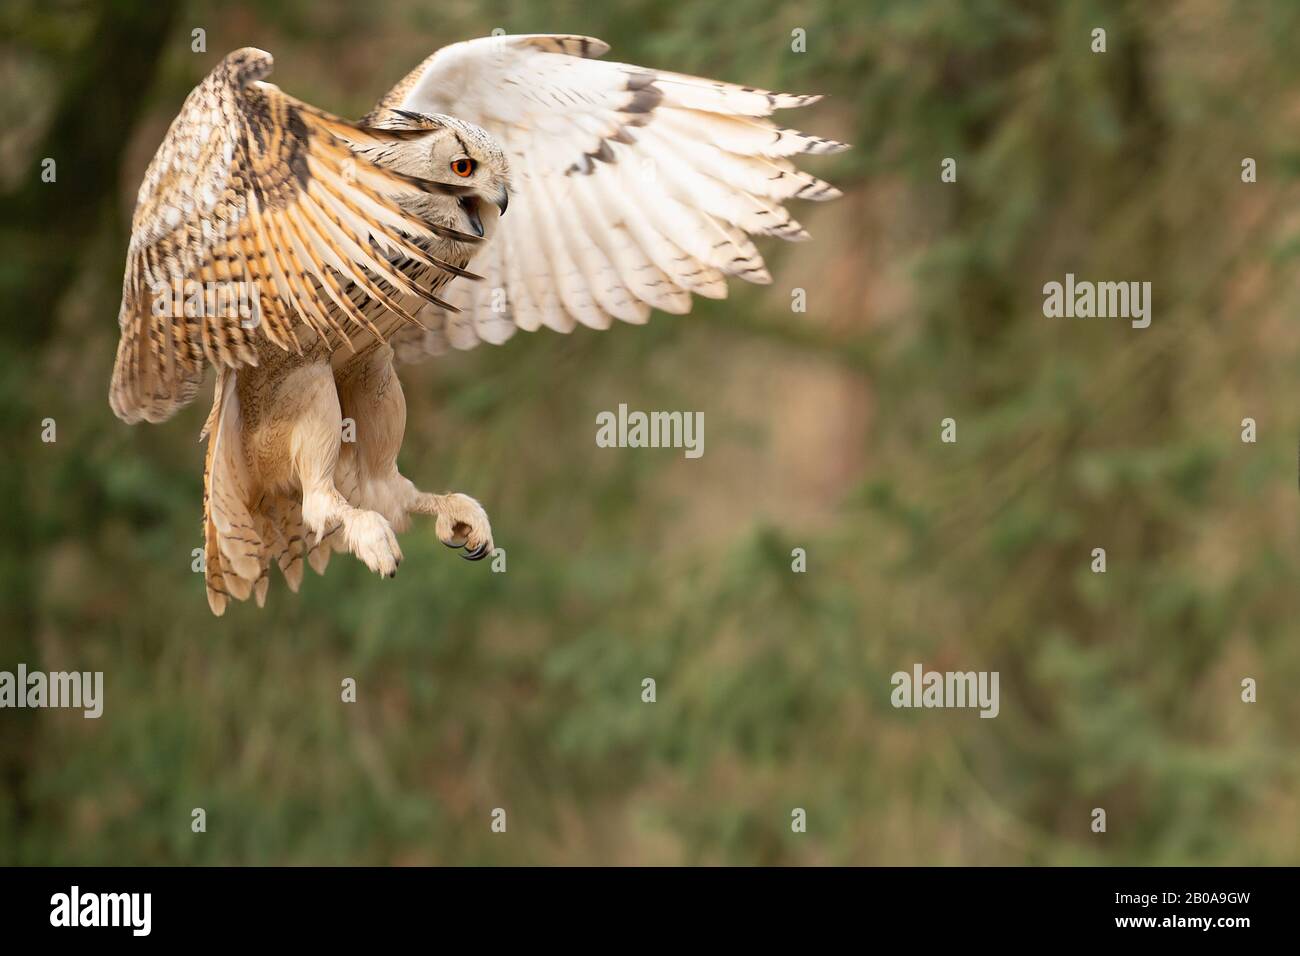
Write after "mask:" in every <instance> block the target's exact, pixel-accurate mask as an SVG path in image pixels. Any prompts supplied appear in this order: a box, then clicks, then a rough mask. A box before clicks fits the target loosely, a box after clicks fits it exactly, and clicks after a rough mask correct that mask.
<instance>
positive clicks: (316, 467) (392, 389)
mask: <svg viewBox="0 0 1300 956" xmlns="http://www.w3.org/2000/svg"><path fill="white" fill-rule="evenodd" d="M607 51H608V46H607V45H606V44H605V43H603V42H601V41H600V40H596V39H592V38H589V37H580V36H564V35H529V36H494V37H486V38H482V39H477V40H470V41H468V42H463V43H456V44H454V45H452V46H448V47H445V48H444V49H441V50H439V51H438V52H436V53H434V54H433V55H432V56H430V57H429V58H428V59H426V60H425V61H424V62H423V63H421V64H420V65H419V66H418V67H416V69H415V70H414V71H412V72H411V73H410V74H409V75H407V76H406V77H405V78H404V79H403V80H401V82H399V83H398V84H397V85H396V86H395V87H393V88H392V89H391V90H390V91H389V92H388V93H386V94H385V95H384V96H383V97H382V98H381V99H380V100H379V102H378V103H377V104H376V106H375V107H374V109H373V110H371V111H370V112H369V113H368V114H367V115H366V116H364V117H362V118H361V119H360V120H359V121H357V122H348V121H346V120H343V119H340V118H338V117H336V116H333V115H331V114H330V113H327V112H325V111H323V110H320V109H317V108H315V107H313V106H310V105H308V104H307V103H304V102H302V101H300V100H297V99H295V98H293V97H292V96H289V95H288V94H286V93H284V92H282V91H281V90H280V89H279V88H278V87H276V86H274V85H272V84H270V83H267V82H266V77H267V76H268V75H269V74H270V72H271V65H272V60H271V56H270V55H269V54H268V53H265V52H263V51H261V50H257V49H252V48H246V49H242V50H237V51H235V52H234V53H231V54H230V55H228V56H227V57H226V58H225V59H224V60H223V61H222V62H221V63H220V64H219V65H218V66H217V67H216V69H214V70H213V71H212V73H211V74H209V75H208V76H207V78H206V79H204V80H203V82H202V83H200V84H199V86H198V87H196V88H195V89H194V91H193V92H192V93H190V95H189V97H188V98H187V99H186V100H185V103H184V105H183V106H182V108H181V111H180V114H179V115H178V116H177V117H176V119H175V120H174V121H173V123H172V125H171V127H170V128H169V130H168V132H167V134H166V137H165V138H164V140H163V142H162V145H161V146H160V147H159V149H158V152H157V154H156V155H155V156H154V158H153V160H152V162H151V163H150V164H149V167H148V169H147V170H146V172H145V175H144V181H143V183H142V184H141V186H140V191H139V194H138V197H137V202H136V209H135V214H134V217H133V220H132V234H131V239H130V244H129V247H128V251H127V258H126V270H125V276H124V278H123V283H122V305H121V310H120V313H119V325H120V327H121V338H120V341H119V344H118V349H117V357H116V361H115V364H114V368H113V377H112V383H111V385H110V392H109V400H110V404H111V406H112V409H113V411H114V413H115V414H116V415H117V416H118V417H119V418H120V419H122V420H123V421H124V422H127V423H135V422H140V421H147V422H161V421H163V420H165V419H167V418H169V417H170V416H171V415H173V414H175V413H176V411H177V410H178V409H180V408H182V407H183V406H185V405H186V404H188V403H189V402H190V401H192V400H193V399H194V398H195V397H196V396H197V394H198V392H199V390H200V387H201V385H202V382H203V379H204V375H205V370H206V368H207V366H209V365H211V366H212V367H213V368H214V369H215V387H214V394H213V402H212V409H211V412H210V413H209V415H208V417H207V421H206V423H205V425H204V427H203V432H202V435H201V436H200V437H201V440H202V439H206V441H207V450H206V455H205V464H204V499H203V530H204V553H205V562H204V568H205V580H206V585H207V596H208V603H209V605H210V607H211V609H212V611H213V612H214V613H215V614H218V615H219V614H221V613H223V612H224V610H225V608H226V606H227V603H228V601H229V599H231V598H235V599H237V600H241V601H242V600H247V599H248V597H249V596H250V595H251V596H254V597H255V598H256V600H257V603H258V605H259V606H261V605H262V604H263V603H264V601H265V599H266V594H267V589H268V587H269V583H270V574H271V567H272V565H275V566H278V568H279V570H280V572H281V573H282V574H283V576H284V578H285V581H286V582H287V584H288V586H289V587H290V589H292V590H294V591H296V590H297V589H298V586H299V584H300V582H301V580H302V575H303V568H304V565H305V564H310V565H311V566H312V568H313V569H315V570H316V571H317V572H318V573H324V570H325V566H326V563H327V562H328V560H329V558H330V555H331V554H332V553H333V552H335V551H346V552H350V553H352V554H353V555H355V556H356V557H357V558H359V559H360V560H361V561H363V562H364V563H365V564H366V566H367V567H368V568H370V569H371V570H372V571H374V572H376V573H378V574H380V575H384V576H389V577H391V576H393V575H395V574H396V573H397V569H398V566H399V565H400V564H401V562H402V551H401V548H400V547H399V546H398V541H397V534H398V533H400V532H402V531H404V530H406V528H407V527H408V526H409V524H410V521H411V519H412V516H427V517H429V518H431V519H433V521H434V530H435V532H436V534H437V535H438V537H439V539H440V540H441V541H442V542H443V543H444V544H446V545H448V546H449V547H452V548H456V549H462V557H465V558H467V559H469V560H479V559H481V558H483V557H485V556H487V555H490V554H491V553H492V552H493V549H494V545H493V537H492V528H491V525H490V523H489V521H488V516H487V514H486V513H485V511H484V509H483V507H482V506H481V505H480V504H479V503H478V502H477V501H476V500H474V499H473V498H471V497H469V496H468V495H465V494H460V493H451V492H449V493H445V494H437V493H432V492H427V491H422V490H420V489H419V488H418V487H416V485H415V484H413V483H412V482H411V481H410V480H409V479H408V478H406V477H405V476H404V475H402V474H401V473H400V472H399V471H398V469H397V456H398V452H399V450H400V448H401V444H402V437H403V432H404V430H405V426H406V402H405V398H404V396H403V393H402V385H401V382H400V381H399V379H398V375H397V368H398V367H399V366H400V364H402V363H404V362H410V361H415V360H418V359H420V358H422V357H425V356H431V355H439V354H442V353H445V352H447V351H448V350H449V349H469V348H473V347H474V346H476V345H478V344H479V343H480V342H488V343H491V344H493V345H499V344H501V343H503V342H505V341H506V340H507V339H509V338H510V337H511V336H512V335H514V333H515V332H516V331H517V330H518V329H523V330H525V331H529V332H532V331H535V330H537V329H540V328H542V327H543V326H545V327H547V328H551V329H554V330H556V331H558V332H570V331H572V330H573V329H574V328H576V327H577V326H578V325H583V326H587V327H589V328H593V329H608V328H609V327H610V326H611V325H613V324H614V321H615V320H618V321H620V322H626V323H631V324H640V323H644V322H645V321H647V319H648V318H649V315H650V313H651V311H652V310H654V309H659V310H662V311H664V312H670V313H675V314H681V313H685V312H688V311H689V310H690V308H691V297H692V295H701V296H706V297H708V298H715V299H720V298H723V297H725V296H726V294H727V277H729V276H734V277H737V278H740V279H742V280H745V281H747V282H755V283H767V282H770V281H771V276H770V275H769V273H768V271H767V269H766V268H765V267H764V264H763V259H762V257H761V256H760V255H759V253H758V250H757V249H756V248H755V246H754V243H753V241H752V240H751V238H750V237H751V236H776V237H778V238H781V239H786V240H803V239H807V238H808V234H807V233H806V232H805V231H804V229H803V228H802V227H801V226H800V225H799V223H797V222H796V221H795V220H794V219H792V218H791V216H790V213H789V212H788V211H787V210H786V209H785V207H784V203H785V201H786V200H789V199H809V200H819V201H820V200H827V199H832V198H834V197H836V196H838V195H840V194H839V192H838V191H837V190H836V189H834V188H833V187H831V186H830V185H828V184H827V183H825V182H823V181H821V180H820V179H818V178H816V177H814V176H811V175H809V174H808V173H805V172H802V171H800V170H799V169H797V168H796V167H795V165H794V163H793V162H792V161H791V159H790V157H792V156H795V155H798V154H802V153H812V154H824V153H833V152H837V151H839V150H842V149H845V148H846V146H845V145H844V144H842V143H838V142H835V141H833V140H828V139H820V138H818V137H815V136H809V135H806V134H804V133H801V132H798V131H796V130H793V129H788V128H782V127H778V126H776V125H775V124H774V123H773V122H772V121H771V120H770V119H769V118H768V117H770V116H771V115H772V114H773V113H774V112H775V111H776V110H779V109H788V108H794V107H801V106H805V105H808V104H810V103H813V102H815V101H816V100H817V99H818V97H816V96H794V95H787V94H783V93H769V92H766V91H764V90H759V89H754V88H752V87H746V86H735V85H732V84H729V83H722V82H716V81H713V80H706V79H700V78H697V77H693V76H685V75H681V74H677V73H668V72H662V71H657V70H651V69H645V68H642V67H638V66H631V65H628V64H625V63H614V62H608V61H605V60H602V59H600V57H602V56H603V55H604V54H605V53H606V52H607ZM507 210H508V211H509V216H508V217H507V216H506V213H507ZM471 266H472V267H473V268H472V269H471Z"/></svg>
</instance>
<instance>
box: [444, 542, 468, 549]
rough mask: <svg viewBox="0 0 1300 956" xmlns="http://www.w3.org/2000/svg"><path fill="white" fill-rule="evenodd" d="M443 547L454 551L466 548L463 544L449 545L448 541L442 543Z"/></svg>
mask: <svg viewBox="0 0 1300 956" xmlns="http://www.w3.org/2000/svg"><path fill="white" fill-rule="evenodd" d="M442 546H443V547H444V548H451V549H452V550H453V551H459V550H460V549H461V548H463V547H465V546H464V545H463V544H448V543H447V542H446V541H443V542H442Z"/></svg>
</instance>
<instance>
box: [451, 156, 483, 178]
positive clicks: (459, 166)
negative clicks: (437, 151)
mask: <svg viewBox="0 0 1300 956" xmlns="http://www.w3.org/2000/svg"><path fill="white" fill-rule="evenodd" d="M476 165H478V164H477V163H475V162H474V160H472V159H465V158H464V157H461V158H460V159H453V160H452V161H451V171H452V172H453V173H455V174H456V175H457V176H468V175H469V174H470V173H472V172H474V167H475V166H476Z"/></svg>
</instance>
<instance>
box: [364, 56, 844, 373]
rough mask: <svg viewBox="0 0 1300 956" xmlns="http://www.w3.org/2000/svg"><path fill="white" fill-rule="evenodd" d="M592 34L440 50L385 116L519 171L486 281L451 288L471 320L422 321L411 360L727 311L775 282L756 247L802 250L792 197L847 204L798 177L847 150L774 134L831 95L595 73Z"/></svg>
mask: <svg viewBox="0 0 1300 956" xmlns="http://www.w3.org/2000/svg"><path fill="white" fill-rule="evenodd" d="M608 49H609V48H608V46H607V45H606V44H605V43H603V42H601V41H600V40H595V39H591V38H588V37H578V36H546V35H538V36H504V37H487V38H483V39H479V40H470V41H468V42H465V43H457V44H454V45H453V46H449V47H446V48H444V49H442V50H439V51H438V52H437V53H435V54H434V55H433V56H431V57H429V58H428V59H427V60H425V61H424V62H423V63H422V64H420V66H419V67H417V68H416V69H415V70H414V71H413V72H412V73H411V74H410V75H409V76H407V77H406V78H405V79H403V80H402V81H401V82H400V83H398V84H397V86H395V87H394V88H393V89H392V90H391V91H390V92H389V93H388V94H387V95H385V96H384V98H383V99H382V100H380V102H379V104H378V106H377V107H376V110H379V109H384V108H391V109H406V110H411V111H414V112H422V113H448V114H451V115H454V116H457V117H460V118H462V119H465V120H468V121H470V122H473V123H477V124H479V125H480V126H482V127H484V128H485V129H487V131H488V132H490V133H491V134H492V135H493V136H495V137H496V138H497V139H498V140H499V141H500V142H501V145H502V146H503V148H504V149H505V150H506V152H507V153H508V154H509V155H510V165H511V169H512V171H513V175H514V178H515V181H514V183H513V184H512V188H511V198H510V210H509V215H508V216H504V217H502V219H501V220H500V221H499V223H498V226H497V230H498V232H497V235H496V237H495V238H494V239H493V240H492V241H491V242H490V243H488V244H487V246H486V248H485V249H484V250H483V251H482V252H480V253H479V255H478V256H477V257H476V258H475V260H474V269H475V271H477V272H481V273H484V274H485V275H486V277H487V281H485V282H482V283H464V282H452V283H451V285H450V286H449V287H448V289H447V292H446V298H447V299H449V300H450V301H451V302H453V303H454V304H455V305H457V306H459V307H460V308H461V309H462V310H463V311H462V312H461V314H458V315H457V314H446V313H445V312H441V311H439V310H437V309H436V308H433V309H430V308H426V309H423V310H422V311H421V313H420V316H419V317H420V319H421V321H422V322H423V323H424V325H425V326H426V330H424V331H422V330H417V329H412V328H407V329H402V330H401V331H399V332H398V334H397V335H396V336H394V338H393V340H391V341H393V344H394V346H395V347H396V348H397V350H398V355H399V358H405V359H411V358H415V357H418V356H419V355H420V354H421V353H432V354H437V353H438V352H440V351H443V350H445V348H446V347H447V346H449V345H450V346H453V347H457V348H470V347H473V346H474V345H476V344H478V342H479V341H486V342H491V343H500V342H502V341H504V340H505V339H507V338H509V337H510V336H511V335H512V334H513V333H514V331H515V329H516V327H518V328H522V329H526V330H528V331H533V330H535V329H537V328H539V327H541V326H548V327H550V328H553V329H556V330H558V331H561V332H568V331H571V330H572V329H573V328H574V327H575V324H577V323H581V324H582V325H586V326H590V327H592V328H598V329H604V328H608V327H609V326H610V324H611V322H612V320H613V319H621V320H622V321H624V322H634V323H641V322H645V321H646V319H647V318H648V317H649V314H650V310H651V309H652V308H656V309H662V310H664V311H665V312H674V313H684V312H687V311H689V310H690V306H691V294H692V293H695V294H697V295H703V296H707V297H709V298H722V297H724V296H725V295H726V294H727V285H726V278H725V277H726V276H738V277H740V278H742V279H745V280H747V281H749V282H758V283H766V282H770V281H771V276H770V275H769V274H768V272H767V269H766V268H765V267H764V265H763V259H762V257H761V256H760V255H759V254H758V251H757V250H756V249H755V248H754V244H753V242H752V241H751V240H750V238H749V236H750V235H762V236H778V237H780V238H782V239H790V240H800V239H806V238H808V234H807V233H806V232H805V231H804V230H803V227H802V226H800V225H799V223H797V222H795V221H794V219H792V218H791V216H790V213H789V212H788V211H787V210H786V209H785V207H784V205H783V204H784V203H785V201H786V200H788V199H793V198H798V199H814V200H824V199H833V198H835V197H836V196H838V195H840V193H839V191H838V190H836V189H834V188H833V187H831V186H829V185H827V184H826V183H824V182H822V181H821V180H820V179H817V178H816V177H814V176H811V175H809V174H807V173H804V172H801V171H800V170H798V169H796V168H795V165H794V163H793V162H791V160H790V158H789V157H791V156H794V155H796V154H799V153H833V152H838V151H839V150H842V149H845V148H847V147H846V146H845V144H843V143H837V142H834V141H833V140H827V139H819V138H818V137H815V136H808V135H806V134H804V133H800V132H798V131H796V130H792V129H783V128H779V127H777V126H776V125H775V124H773V123H772V122H771V121H769V120H768V119H767V117H768V116H770V115H771V114H772V113H773V112H774V111H775V110H778V109H786V108H792V107H798V106H806V105H808V104H809V103H813V102H816V101H817V100H818V99H820V97H817V96H793V95H788V94H784V93H768V92H766V91H764V90H756V89H752V88H750V87H743V86H733V85H731V84H729V83H719V82H715V81H713V80H705V79H699V78H697V77H692V76H682V75H680V74H676V73H664V72H659V71H655V70H648V69H644V68H642V67H639V66H631V65H628V64H625V63H610V62H604V61H600V60H595V59H592V57H599V56H601V55H603V54H604V53H605V52H606V51H607V50H608Z"/></svg>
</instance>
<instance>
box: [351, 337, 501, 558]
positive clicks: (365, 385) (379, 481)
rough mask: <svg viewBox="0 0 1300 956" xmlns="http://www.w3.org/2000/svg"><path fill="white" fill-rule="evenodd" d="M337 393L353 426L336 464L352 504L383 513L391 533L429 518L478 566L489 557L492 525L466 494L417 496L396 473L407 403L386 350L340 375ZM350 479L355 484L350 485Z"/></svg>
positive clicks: (440, 534)
mask: <svg viewBox="0 0 1300 956" xmlns="http://www.w3.org/2000/svg"><path fill="white" fill-rule="evenodd" d="M338 392H339V396H340V400H341V402H342V407H343V410H344V412H345V413H346V414H347V415H348V416H349V417H351V418H352V419H353V421H354V423H355V425H356V436H355V437H356V442H355V444H345V445H344V446H343V450H342V458H341V461H340V467H341V470H342V471H343V472H344V473H345V474H346V475H347V476H348V478H349V480H348V481H347V482H346V487H347V488H349V489H350V488H351V487H352V486H353V485H355V487H356V489H357V494H356V497H353V495H352V492H351V491H350V490H349V491H348V495H349V497H351V498H353V500H354V501H355V503H357V504H359V505H361V506H362V507H366V508H373V509H374V510H376V511H378V512H380V513H381V514H384V515H386V516H387V517H388V520H389V521H390V522H391V523H392V525H393V527H394V528H397V529H398V530H400V531H404V530H406V526H407V516H408V515H411V514H422V515H432V516H433V517H435V518H436V519H437V521H436V523H435V525H434V530H435V531H436V532H437V535H438V538H439V540H441V541H442V543H443V544H445V545H447V546H448V547H450V548H464V549H465V550H466V551H467V552H468V554H466V555H464V557H467V558H469V559H470V560H474V561H477V560H479V559H480V558H484V557H486V556H487V555H489V554H491V553H492V525H491V524H490V523H489V522H488V516H487V512H485V511H484V510H483V507H482V506H481V505H480V504H479V503H478V502H477V501H475V500H474V499H473V498H471V497H469V496H468V495H462V494H457V493H450V494H445V495H435V494H430V493H429V492H426V491H420V490H419V489H418V488H416V487H415V485H414V484H412V483H411V481H410V480H409V479H407V478H406V477H404V476H403V475H402V474H401V473H400V472H399V471H398V470H397V453H398V452H399V451H400V450H401V447H402V435H403V433H404V432H405V430H406V399H405V397H404V396H403V393H402V383H401V382H400V381H399V380H398V378H397V372H396V371H395V370H394V368H393V351H392V349H390V348H389V347H388V346H387V345H383V346H379V347H376V348H375V349H374V350H373V351H372V352H371V353H369V355H367V356H365V357H364V358H362V359H360V360H358V361H357V362H356V363H354V364H353V365H351V366H350V367H349V368H348V369H347V370H346V372H344V373H343V374H341V375H340V376H339V381H338ZM353 475H355V480H351V479H352V476H353Z"/></svg>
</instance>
